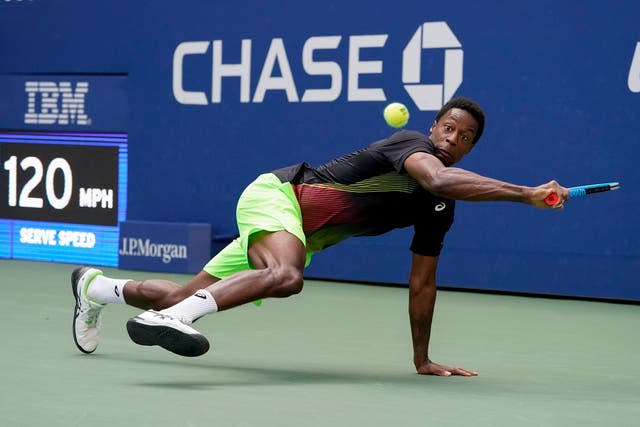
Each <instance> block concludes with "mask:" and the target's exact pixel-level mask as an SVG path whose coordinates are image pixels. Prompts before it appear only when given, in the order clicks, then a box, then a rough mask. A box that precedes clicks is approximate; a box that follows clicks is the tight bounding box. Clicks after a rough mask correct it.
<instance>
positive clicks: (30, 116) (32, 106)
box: [24, 81, 91, 125]
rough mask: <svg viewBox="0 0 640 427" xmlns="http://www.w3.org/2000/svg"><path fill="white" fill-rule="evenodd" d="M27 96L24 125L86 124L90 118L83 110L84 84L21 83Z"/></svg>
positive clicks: (85, 88)
mask: <svg viewBox="0 0 640 427" xmlns="http://www.w3.org/2000/svg"><path fill="white" fill-rule="evenodd" d="M24 90H25V92H26V93H27V112H26V113H25V115H24V123H25V124H38V125H53V124H58V125H69V124H77V125H90V124H91V119H90V118H89V116H87V114H86V112H85V108H84V104H85V96H86V94H87V93H88V92H89V83H88V82H78V83H76V87H75V89H74V88H72V86H71V82H59V83H56V82H34V81H28V82H25V84H24Z"/></svg>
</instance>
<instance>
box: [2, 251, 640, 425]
mask: <svg viewBox="0 0 640 427" xmlns="http://www.w3.org/2000/svg"><path fill="white" fill-rule="evenodd" d="M72 269H73V266H72V265H69V264H53V263H37V262H23V261H0V278H1V279H0V280H1V283H2V285H1V291H0V292H1V295H2V298H0V308H1V309H0V321H1V322H2V345H1V346H0V366H2V381H1V382H0V396H1V397H0V419H1V420H2V421H0V424H2V425H4V426H92V427H97V426H110V427H113V426H136V427H142V426H156V427H160V426H296V427H298V426H304V427H311V426H393V427H399V426H417V425H420V426H607V427H611V426H636V425H639V424H640V358H639V356H638V354H640V340H639V339H638V338H639V336H640V335H639V334H640V332H639V331H640V316H639V313H640V311H639V309H640V308H639V307H638V306H637V305H625V304H612V303H602V302H588V301H572V300H555V299H542V298H529V297H516V296H504V295H489V294H477V293H469V292H453V291H441V292H440V293H439V295H438V303H437V307H436V317H435V320H434V326H433V333H432V340H431V356H432V359H434V360H435V361H437V362H440V363H446V364H457V365H460V366H462V367H465V368H469V369H473V370H477V371H479V372H480V375H479V376H478V377H475V378H462V377H454V378H438V377H432V376H428V377H427V376H420V375H417V374H415V373H414V370H413V366H412V353H411V340H410V335H409V326H408V322H409V320H408V315H407V289H406V288H403V287H381V286H364V285H355V284H345V283H332V282H324V281H312V280H308V281H306V283H305V290H304V291H303V292H302V293H301V294H300V295H297V296H295V297H292V298H289V299H285V300H267V301H265V303H264V304H263V306H262V307H260V308H257V307H254V306H253V305H247V306H243V307H240V308H238V309H234V310H231V311H228V312H223V313H219V314H215V315H211V316H207V317H206V318H204V319H202V320H200V321H198V322H197V323H196V324H195V327H196V328H197V329H199V330H200V331H201V332H202V333H204V334H205V335H206V336H207V337H208V338H209V339H210V341H211V342H212V350H210V351H209V353H207V354H205V355H204V356H202V357H199V358H192V359H191V358H183V357H180V356H176V355H173V354H171V353H168V352H166V351H164V350H162V349H160V348H157V347H140V346H137V345H135V344H133V343H132V342H131V341H130V340H129V338H128V336H127V334H126V330H125V322H126V321H127V319H128V318H129V317H131V316H133V315H134V314H136V313H138V312H139V310H137V309H134V308H132V307H126V306H116V305H112V306H110V307H108V308H107V309H106V311H105V312H104V317H103V321H104V324H103V332H102V341H101V344H100V346H99V347H98V349H97V350H96V352H95V353H94V354H92V355H85V354H81V353H80V352H79V351H78V350H77V349H76V348H75V345H74V343H73V339H72V337H71V320H72V311H73V298H72V294H71V288H70V279H69V277H70V273H71V270H72ZM103 270H104V271H105V274H111V275H114V276H118V277H122V278H127V277H128V278H135V279H142V278H149V277H170V278H172V279H173V280H175V281H178V282H184V281H185V280H186V279H187V276H180V275H167V274H162V275H161V274H157V273H145V272H132V271H128V272H126V271H125V272H122V271H116V270H114V269H107V268H105V269H103Z"/></svg>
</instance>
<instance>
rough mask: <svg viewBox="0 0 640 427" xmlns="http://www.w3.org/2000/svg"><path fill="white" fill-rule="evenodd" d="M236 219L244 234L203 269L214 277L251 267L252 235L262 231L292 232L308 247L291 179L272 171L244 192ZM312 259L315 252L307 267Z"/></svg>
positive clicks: (228, 274)
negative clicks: (285, 180)
mask: <svg viewBox="0 0 640 427" xmlns="http://www.w3.org/2000/svg"><path fill="white" fill-rule="evenodd" d="M236 220H237V222H238V231H239V232H240V236H239V237H238V238H237V239H235V240H234V241H232V242H231V243H229V244H228V245H227V246H226V247H225V248H224V249H223V250H221V251H220V252H219V253H218V254H217V255H216V256H214V257H213V258H212V259H211V260H210V261H209V262H208V263H207V264H206V265H205V266H204V268H203V270H204V271H206V272H207V273H209V274H210V275H212V276H214V277H218V278H220V279H224V278H226V277H229V276H231V275H232V274H235V273H238V272H240V271H245V270H249V269H251V268H252V266H251V264H250V262H249V257H248V254H247V251H248V249H249V238H250V237H251V235H253V234H255V233H258V232H260V231H270V232H274V231H288V232H289V233H291V234H293V235H294V236H296V237H297V238H298V239H300V241H301V242H302V244H303V245H305V247H306V246H307V245H306V239H305V235H304V231H303V230H302V213H301V212H300V205H299V204H298V199H296V195H295V194H294V192H293V188H292V187H291V184H290V183H288V182H285V183H282V182H280V180H279V179H278V177H277V176H275V175H274V174H272V173H267V174H263V175H260V176H259V177H258V178H257V179H256V180H255V181H253V182H252V183H251V184H249V186H248V187H247V188H246V189H245V190H244V192H243V193H242V194H241V195H240V199H238V206H237V208H236ZM310 262H311V252H307V260H306V262H305V267H306V266H308V265H309V263H310Z"/></svg>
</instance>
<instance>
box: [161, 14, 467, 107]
mask: <svg viewBox="0 0 640 427" xmlns="http://www.w3.org/2000/svg"><path fill="white" fill-rule="evenodd" d="M389 37H390V35H389V34H367V35H350V36H341V35H334V36H311V37H309V38H308V39H307V40H306V41H305V42H304V44H303V46H302V51H301V52H300V51H298V52H296V51H291V50H287V48H286V46H287V44H286V43H285V40H284V39H282V38H274V39H272V40H271V43H270V45H269V49H268V51H267V54H266V57H265V58H264V59H263V60H262V62H261V64H262V66H261V67H259V68H260V70H261V71H260V73H259V77H258V79H257V83H255V77H254V76H253V75H252V72H251V70H252V61H255V60H256V57H255V54H254V50H255V49H254V50H252V45H253V40H251V39H243V40H242V41H240V43H238V42H237V41H232V42H231V48H230V49H232V50H234V51H235V52H238V49H239V58H240V60H239V62H236V63H226V62H223V50H224V48H225V47H226V46H225V43H226V42H225V41H223V40H213V41H212V42H210V41H185V42H182V43H179V44H178V46H176V48H175V50H174V52H173V75H172V89H173V96H174V98H175V99H176V101H177V102H178V103H180V104H188V105H209V104H217V103H222V102H223V98H224V97H223V90H222V88H223V83H222V81H223V79H226V80H225V81H228V79H231V80H235V81H237V82H238V83H239V88H240V91H239V92H240V93H239V95H240V96H239V98H240V99H239V100H240V102H241V103H262V102H264V100H265V97H266V95H267V94H268V93H269V92H272V91H280V92H281V93H283V94H284V95H286V98H287V101H288V102H334V101H336V100H338V98H340V97H346V99H347V101H348V102H361V101H376V102H385V101H387V100H388V98H387V95H386V94H385V91H384V88H382V87H370V86H369V87H363V82H362V80H364V79H366V77H363V76H365V75H372V74H373V75H375V74H378V75H382V74H383V70H384V60H383V58H384V55H383V54H382V53H381V51H380V50H379V49H383V48H384V47H385V44H386V43H387V40H388V39H389ZM228 44H229V43H227V45H228ZM339 48H340V49H346V50H347V61H346V63H342V64H341V63H339V62H337V61H333V60H319V59H318V58H317V56H320V55H322V56H323V57H325V58H326V59H335V58H336V57H337V55H335V53H332V52H331V51H335V50H336V49H339ZM365 49H366V50H367V51H368V52H367V54H364V53H363V52H362V51H363V50H365ZM375 49H378V50H377V51H376V50H375ZM424 51H426V52H427V53H426V54H431V55H434V54H444V70H443V73H442V75H443V80H442V82H441V83H440V82H438V83H434V84H426V83H424V82H422V81H421V68H422V65H421V64H422V55H423V52H424ZM321 52H322V53H321ZM191 55H208V56H209V58H210V59H209V61H208V62H209V63H210V64H211V69H210V70H209V71H210V76H211V79H210V84H208V82H199V83H197V84H196V85H193V83H190V84H189V86H192V87H190V90H187V89H185V84H184V83H185V82H184V76H185V75H188V74H191V73H190V70H188V69H187V68H186V66H185V63H186V62H187V61H185V58H186V57H187V56H191ZM292 57H293V58H294V59H298V58H299V59H300V60H301V63H302V68H303V69H304V72H305V73H306V75H307V76H323V77H325V81H326V82H328V84H325V86H324V87H311V88H301V87H300V81H304V80H305V79H301V78H300V77H301V76H297V75H296V74H295V73H294V72H293V70H294V69H295V68H292V67H291V66H290V63H291V62H290V58H292ZM365 58H367V59H365ZM373 58H375V59H373ZM462 59H463V51H462V48H461V44H460V42H459V41H458V39H457V38H456V36H455V35H454V34H453V32H452V31H451V29H450V28H449V26H448V25H447V23H446V22H444V21H438V22H425V23H424V24H422V25H421V26H420V27H418V29H417V30H416V32H415V33H414V35H413V36H412V37H411V38H410V40H409V41H408V43H407V44H406V46H405V48H404V51H403V54H402V76H398V75H396V76H385V77H384V78H381V79H380V80H381V81H387V80H390V79H394V78H395V79H397V81H398V82H399V81H400V80H401V81H402V84H403V85H404V88H405V90H406V91H407V93H408V94H409V96H410V97H411V99H412V100H413V102H414V103H415V104H416V106H417V107H418V109H420V110H422V111H436V110H439V109H440V107H442V105H443V104H444V103H445V102H447V101H448V100H449V99H451V98H452V97H453V95H454V94H455V92H456V90H457V89H458V87H460V84H461V83H462ZM189 62H190V63H193V62H192V61H189ZM259 64H260V63H259ZM298 73H299V71H298ZM343 82H344V83H346V84H345V85H344V86H346V87H343ZM232 84H233V83H232ZM207 86H208V87H209V88H210V92H207V91H205V90H203V89H207Z"/></svg>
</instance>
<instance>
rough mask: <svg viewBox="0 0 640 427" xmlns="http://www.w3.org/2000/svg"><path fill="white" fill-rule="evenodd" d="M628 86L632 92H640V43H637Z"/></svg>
mask: <svg viewBox="0 0 640 427" xmlns="http://www.w3.org/2000/svg"><path fill="white" fill-rule="evenodd" d="M627 86H629V90H630V91H631V92H634V93H638V92H640V42H638V43H636V50H635V52H634V53H633V59H631V68H629V77H628V78H627Z"/></svg>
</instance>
